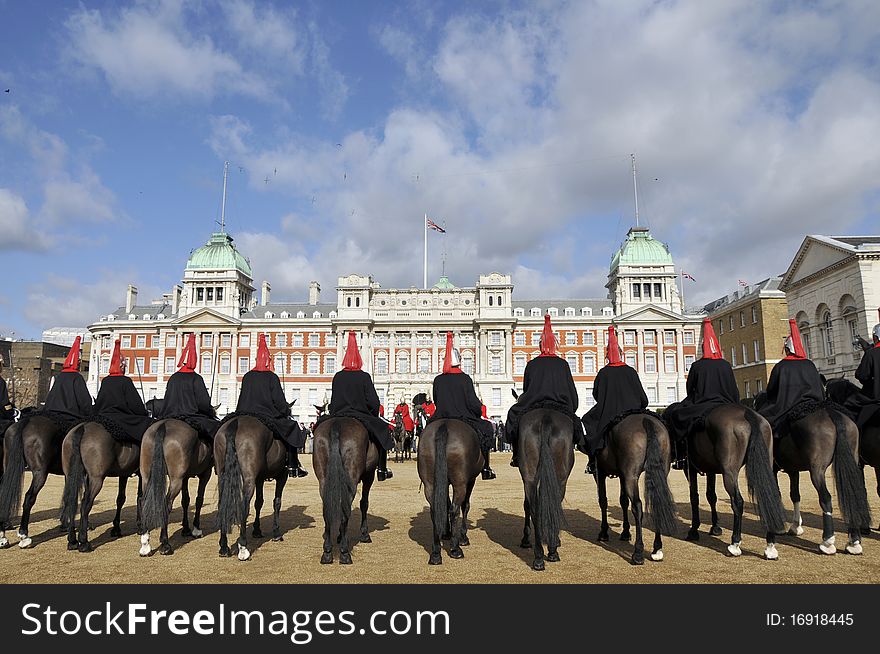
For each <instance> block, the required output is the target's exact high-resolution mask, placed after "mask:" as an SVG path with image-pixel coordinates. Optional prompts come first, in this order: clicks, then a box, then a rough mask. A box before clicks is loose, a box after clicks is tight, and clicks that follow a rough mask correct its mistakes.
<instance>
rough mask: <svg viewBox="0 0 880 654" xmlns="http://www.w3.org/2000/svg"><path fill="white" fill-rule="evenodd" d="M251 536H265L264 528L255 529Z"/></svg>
mask: <svg viewBox="0 0 880 654" xmlns="http://www.w3.org/2000/svg"><path fill="white" fill-rule="evenodd" d="M251 536H253V537H254V538H262V537H263V530H262V529H254V530H253V531H252V532H251Z"/></svg>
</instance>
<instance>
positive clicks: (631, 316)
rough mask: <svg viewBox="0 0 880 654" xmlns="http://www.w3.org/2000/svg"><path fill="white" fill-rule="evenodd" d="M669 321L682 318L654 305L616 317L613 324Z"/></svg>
mask: <svg viewBox="0 0 880 654" xmlns="http://www.w3.org/2000/svg"><path fill="white" fill-rule="evenodd" d="M670 320H682V316H681V315H679V314H677V313H675V312H674V311H670V310H669V309H664V308H663V307H658V306H657V305H655V304H648V305H645V306H643V307H639V308H638V309H633V310H632V311H629V312H627V313H624V314H621V315H619V316H616V317H615V319H614V322H615V323H618V322H627V321H634V322H635V321H637V322H668V321H670Z"/></svg>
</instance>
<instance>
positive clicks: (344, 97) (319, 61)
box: [309, 23, 349, 120]
mask: <svg viewBox="0 0 880 654" xmlns="http://www.w3.org/2000/svg"><path fill="white" fill-rule="evenodd" d="M309 34H310V35H311V40H312V51H311V62H312V69H313V72H314V75H315V77H316V79H317V80H318V87H319V88H320V89H321V106H322V108H323V111H324V113H325V114H326V115H327V117H328V118H330V119H331V120H335V119H336V118H337V117H338V116H339V114H340V113H341V112H342V109H343V108H344V107H345V103H346V102H347V101H348V94H349V89H348V83H347V82H346V81H345V76H344V75H343V74H342V73H340V72H339V71H338V70H337V69H336V68H335V67H334V66H333V64H332V63H331V61H330V53H331V50H330V47H329V46H328V45H327V43H326V42H325V41H324V38H323V37H322V36H321V33H320V32H319V31H318V26H317V25H316V24H315V23H309Z"/></svg>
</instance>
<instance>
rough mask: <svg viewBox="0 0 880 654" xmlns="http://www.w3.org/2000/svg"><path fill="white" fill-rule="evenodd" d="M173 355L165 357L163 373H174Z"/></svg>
mask: <svg viewBox="0 0 880 654" xmlns="http://www.w3.org/2000/svg"><path fill="white" fill-rule="evenodd" d="M174 364H175V361H174V357H165V374H166V375H172V374H174V369H175V368H176V367H177V366H175V365H174Z"/></svg>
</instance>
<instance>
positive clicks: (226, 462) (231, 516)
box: [217, 418, 244, 534]
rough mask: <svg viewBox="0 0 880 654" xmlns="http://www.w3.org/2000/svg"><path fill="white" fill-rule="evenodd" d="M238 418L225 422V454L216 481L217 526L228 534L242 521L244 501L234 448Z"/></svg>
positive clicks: (239, 469)
mask: <svg viewBox="0 0 880 654" xmlns="http://www.w3.org/2000/svg"><path fill="white" fill-rule="evenodd" d="M238 423H239V419H238V418H234V419H232V420H230V421H229V422H228V423H226V429H225V430H224V436H225V438H226V456H225V457H224V458H223V471H222V472H221V473H220V475H219V479H218V481H217V485H218V490H219V495H220V499H219V501H218V503H217V526H218V528H219V530H220V533H221V534H228V533H229V532H230V531H232V527H233V526H235V525H238V524H240V523H241V521H242V513H243V508H242V504H243V503H244V481H243V479H242V474H241V465H240V464H239V461H238V452H237V451H236V449H235V437H236V434H237V433H238Z"/></svg>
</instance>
